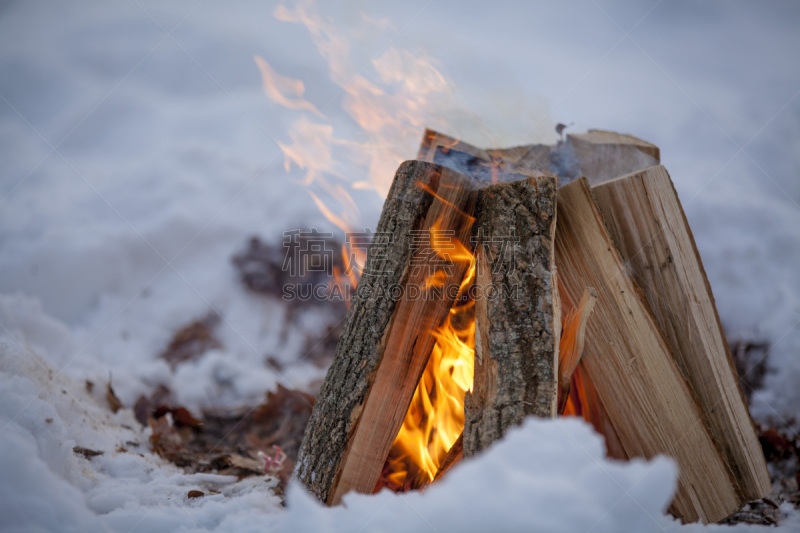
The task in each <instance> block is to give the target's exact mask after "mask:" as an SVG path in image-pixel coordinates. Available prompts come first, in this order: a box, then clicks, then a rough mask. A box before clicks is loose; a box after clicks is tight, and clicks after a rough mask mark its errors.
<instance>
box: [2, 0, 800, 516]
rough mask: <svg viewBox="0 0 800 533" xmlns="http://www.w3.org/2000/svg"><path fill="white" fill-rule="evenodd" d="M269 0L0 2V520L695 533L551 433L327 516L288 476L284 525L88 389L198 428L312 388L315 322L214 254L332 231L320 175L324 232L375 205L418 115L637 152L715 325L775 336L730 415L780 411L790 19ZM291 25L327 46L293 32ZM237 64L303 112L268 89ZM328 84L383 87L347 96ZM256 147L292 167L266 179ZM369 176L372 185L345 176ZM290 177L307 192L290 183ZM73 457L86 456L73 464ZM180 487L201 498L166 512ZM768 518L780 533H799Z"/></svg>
mask: <svg viewBox="0 0 800 533" xmlns="http://www.w3.org/2000/svg"><path fill="white" fill-rule="evenodd" d="M276 6H277V4H270V3H267V2H255V1H248V2H237V3H234V4H230V3H225V4H215V3H212V2H200V1H195V2H193V1H188V0H186V1H184V0H181V1H175V2H169V3H164V2H154V1H143V0H137V1H133V0H130V1H128V0H114V1H110V2H103V3H97V2H90V1H88V0H86V1H76V2H70V3H61V2H55V1H47V0H41V1H17V2H6V3H4V4H3V5H2V7H0V71H1V72H2V73H3V75H2V76H0V157H2V161H3V163H4V166H3V170H2V171H1V172H0V272H2V276H0V326H1V327H0V463H1V464H0V468H2V472H3V476H2V481H0V529H4V530H9V531H54V530H58V531H70V530H74V531H132V530H137V529H138V530H142V531H150V530H162V531H166V530H180V529H183V530H202V529H210V530H218V531H248V530H265V529H267V530H269V529H274V530H286V531H302V530H323V531H325V530H328V531H339V530H341V531H352V530H358V529H359V528H362V527H363V529H364V530H365V531H378V530H386V531H391V530H398V531H399V530H408V529H411V528H418V529H422V530H425V529H434V530H439V531H444V530H452V529H459V530H463V531H485V530H487V529H489V528H492V529H495V528H496V527H497V526H498V524H503V525H504V526H506V525H507V527H504V529H508V530H531V529H539V530H548V531H549V530H552V531H584V530H587V529H591V530H592V531H606V530H607V531H620V530H629V531H651V530H653V531H659V530H662V529H667V530H670V529H682V530H690V531H694V530H698V531H700V530H703V531H705V530H714V529H720V528H719V527H712V526H708V527H702V526H696V525H695V526H680V525H679V524H678V523H676V522H675V521H673V520H672V519H671V518H669V517H668V515H665V514H664V510H665V507H666V504H667V502H668V501H669V499H670V493H671V490H672V488H673V486H674V479H675V475H676V472H675V468H674V466H673V465H672V464H671V463H670V462H669V461H668V460H666V459H664V458H657V459H654V460H653V461H650V462H643V461H634V462H631V463H627V464H618V463H614V462H612V461H609V460H607V459H605V458H604V457H603V453H602V444H601V441H600V440H599V439H598V438H597V437H596V436H594V435H592V434H591V432H590V430H589V429H588V428H587V427H586V426H584V425H583V424H581V423H579V422H577V421H569V420H563V421H556V422H541V421H530V422H529V423H527V424H526V425H525V427H523V428H521V429H519V430H516V431H514V432H513V433H512V434H511V435H509V437H508V439H506V440H505V441H504V442H502V443H501V444H499V445H498V446H497V447H495V448H494V449H493V450H491V451H490V452H489V453H487V454H486V455H485V456H483V457H481V458H479V459H477V460H474V461H469V462H465V464H463V465H461V467H459V468H457V469H455V470H453V471H452V473H451V475H449V476H448V477H447V478H446V479H444V480H442V482H441V483H439V484H437V485H435V486H432V487H431V488H430V489H429V490H427V491H425V492H424V493H422V494H405V495H393V494H389V493H381V494H378V495H375V496H355V495H353V496H348V497H347V498H346V507H343V508H337V509H324V508H321V507H320V506H319V505H317V504H316V503H315V502H314V501H313V500H312V499H311V498H310V497H309V496H308V495H307V494H304V493H303V492H302V490H301V489H300V488H299V487H298V486H294V485H293V486H290V487H289V492H288V508H282V507H280V504H279V499H278V498H277V497H276V496H274V494H273V493H272V490H271V488H272V487H273V486H274V485H275V480H274V479H272V478H270V477H268V476H265V477H263V478H261V479H253V478H250V479H246V480H243V481H241V482H235V481H233V480H231V479H229V478H225V477H223V476H209V475H189V474H185V473H183V472H182V471H181V470H180V469H178V468H176V467H174V466H172V465H171V464H167V463H166V462H165V461H163V460H162V459H160V458H159V457H157V456H155V455H154V454H153V453H152V452H151V451H150V449H149V446H148V444H147V436H148V433H147V431H149V430H147V431H145V432H144V433H142V431H141V430H140V429H139V428H140V426H139V425H138V422H136V420H135V419H134V418H133V415H132V413H131V411H130V410H129V409H123V410H121V411H119V412H118V413H116V414H112V413H111V412H110V411H109V410H108V408H107V406H106V404H105V400H104V391H103V390H102V389H103V387H102V386H100V384H104V383H106V382H107V380H108V378H109V374H111V376H112V379H113V383H114V387H115V390H116V392H117V394H118V396H119V397H120V399H121V400H122V402H123V404H125V405H128V406H129V405H132V404H133V402H134V401H135V400H136V398H137V397H138V396H139V395H140V394H143V393H149V392H150V391H152V390H154V389H155V388H156V387H157V386H158V385H159V384H165V385H168V386H169V387H170V388H171V389H172V390H173V391H174V392H175V395H176V397H177V399H178V400H179V401H180V402H181V403H183V404H184V405H186V406H187V407H188V408H190V409H194V410H197V409H200V408H203V407H209V406H235V405H242V404H246V405H253V404H255V403H256V402H259V401H260V400H261V398H262V397H263V395H264V393H265V392H266V391H268V390H273V389H274V388H275V387H276V386H277V384H278V383H282V384H284V385H285V386H288V387H296V388H303V389H309V388H311V387H312V386H313V385H312V384H313V383H314V382H315V381H317V380H319V379H320V378H321V377H322V376H323V375H324V371H323V370H321V369H319V368H317V367H316V366H315V365H313V364H312V363H310V362H307V361H304V360H303V340H304V338H305V333H306V332H308V331H319V330H320V328H322V327H324V326H325V325H327V324H328V323H330V320H331V317H330V316H327V315H326V314H325V313H324V312H322V311H313V310H312V311H306V312H303V313H301V314H300V315H299V316H295V317H290V316H288V315H287V312H286V309H285V308H284V307H283V306H282V305H281V304H280V303H278V302H275V301H271V300H268V299H265V298H262V297H257V296H254V295H252V294H249V293H247V292H246V291H245V290H244V289H243V288H242V286H241V285H240V283H239V282H238V280H237V279H236V275H235V272H234V271H233V269H232V267H231V265H230V261H229V259H230V257H231V255H232V254H233V253H234V252H236V251H238V250H240V249H241V248H242V247H243V245H244V243H245V241H246V239H247V238H248V237H249V236H250V235H253V234H258V235H260V236H262V237H264V238H265V239H268V240H269V239H271V240H273V241H277V240H278V239H279V238H280V236H281V234H282V232H284V231H287V230H290V229H294V228H300V227H310V226H316V227H318V228H320V229H322V230H325V231H335V228H334V227H333V226H332V225H331V223H329V222H328V221H327V220H326V219H325V218H324V217H323V216H322V215H321V214H320V212H319V210H318V208H317V206H316V205H315V202H314V200H313V199H312V197H311V196H310V195H309V194H308V192H309V190H311V191H313V192H314V194H316V195H317V196H318V197H319V198H320V199H321V200H322V201H324V202H325V203H326V205H329V206H331V208H332V209H333V211H334V212H336V213H339V209H340V208H339V206H338V205H337V204H336V202H335V201H334V198H333V197H332V195H331V194H332V193H331V191H332V190H333V188H330V187H329V188H327V189H326V188H325V184H326V183H327V184H328V185H341V186H344V187H347V188H348V190H349V186H350V185H351V184H354V183H361V185H362V188H361V189H359V190H353V191H351V194H352V195H353V198H354V201H355V203H356V204H357V205H358V207H359V210H360V213H359V216H357V217H353V218H352V219H351V220H349V221H348V222H349V223H351V224H355V225H360V226H361V227H372V226H374V224H375V221H376V220H377V216H378V214H379V212H380V207H381V198H380V195H378V194H375V192H374V191H373V190H369V189H370V187H372V186H373V185H375V186H374V188H377V189H379V190H380V189H381V188H382V187H383V188H385V180H387V179H390V177H391V171H389V172H386V171H385V169H386V168H391V167H392V166H393V165H395V163H396V161H397V160H398V159H401V158H408V157H412V156H413V155H414V152H415V149H416V146H415V143H416V142H418V139H419V135H420V134H421V131H422V128H423V127H424V126H425V125H430V126H434V127H441V128H442V129H443V130H444V131H446V132H448V133H452V134H457V135H461V136H463V137H464V138H465V139H466V140H467V141H470V142H473V143H475V144H478V145H486V146H507V145H513V144H519V143H528V142H540V141H541V142H554V141H555V139H556V135H555V133H554V131H553V126H554V124H555V123H556V122H565V123H571V122H574V125H572V126H570V128H569V129H568V130H567V131H568V132H569V131H584V130H585V129H587V128H590V127H602V128H607V129H615V130H619V131H624V132H629V133H632V134H635V135H638V136H640V137H642V138H644V139H647V140H649V141H652V142H654V143H655V144H657V145H659V146H660V147H661V149H662V161H663V162H664V164H665V165H666V167H667V168H668V170H669V171H670V173H671V176H672V178H673V180H674V181H675V184H676V188H677V190H678V193H679V195H680V197H681V200H682V202H683V205H684V208H685V209H686V212H687V216H688V218H689V221H690V223H691V225H692V229H693V232H694V237H695V239H696V241H697V245H698V248H699V250H700V253H701V255H702V257H703V260H704V266H705V268H706V271H707V273H708V277H709V280H710V283H711V286H712V288H713V291H714V295H715V298H716V301H717V306H718V309H719V312H720V317H721V320H722V322H723V325H724V326H725V328H726V331H727V333H728V337H729V338H730V339H735V338H744V339H757V340H761V339H764V340H767V341H769V342H770V344H771V353H770V359H769V361H770V364H771V365H772V370H773V371H772V372H771V373H770V374H769V375H768V376H767V380H766V386H765V388H764V389H763V390H761V391H758V392H757V393H756V394H755V396H754V403H753V405H752V412H753V414H754V416H755V417H756V418H757V419H759V420H767V419H774V420H778V421H780V420H784V419H789V418H791V417H797V416H798V415H799V414H800V388H798V387H797V386H796V384H797V383H798V381H800V357H798V355H799V354H800V273H799V272H798V268H797V265H800V206H799V205H798V203H799V202H800V179H798V173H797V168H799V167H800V122H798V117H800V98H798V94H800V93H798V90H800V72H799V71H798V69H797V67H796V66H792V65H794V64H795V63H796V57H797V55H798V52H800V32H798V30H797V24H796V22H797V20H798V15H800V12H799V11H798V7H797V6H796V5H795V4H792V3H789V2H774V3H770V4H769V6H768V7H765V6H763V5H759V4H751V3H746V2H704V3H702V4H698V3H689V2H663V3H662V2H656V1H652V2H639V3H626V2H593V1H586V2H578V3H564V4H563V5H562V3H550V4H547V5H542V4H539V3H531V2H508V3H496V2H495V3H485V2H484V3H467V4H464V3H448V2H426V1H423V0H419V1H412V2H377V1H376V2H370V3H366V2H364V3H344V4H338V3H337V4H335V3H320V5H314V4H313V3H310V2H301V3H300V4H299V10H298V8H297V6H296V5H295V4H294V3H292V2H288V3H287V4H286V7H285V8H280V9H277V10H276ZM304 14H305V15H307V16H305V18H304V16H301V15H304ZM276 15H277V16H276ZM317 15H319V17H318V18H315V17H317ZM279 18H280V19H282V20H279ZM311 19H313V20H316V21H317V22H318V23H321V24H323V25H324V28H325V31H324V32H318V33H316V34H315V33H314V32H311V31H308V29H307V28H306V27H305V26H304V25H303V24H304V23H303V21H306V23H308V20H311ZM168 32H171V33H168ZM321 43H323V44H324V46H337V47H338V48H336V50H337V51H338V52H337V54H333V55H332V56H331V55H328V56H326V53H327V52H326V50H328V48H322V49H320V48H319V47H320V45H321ZM254 55H259V56H261V57H263V58H264V60H265V61H266V62H267V63H268V65H269V66H270V68H271V69H272V70H273V71H274V74H275V76H276V77H278V79H280V80H283V82H282V83H281V86H282V87H284V90H285V92H288V93H291V94H290V96H291V98H292V99H294V100H301V101H306V102H310V103H311V104H312V105H313V109H318V110H319V112H320V113H319V114H317V113H314V112H304V111H302V109H306V110H308V109H312V108H310V107H308V106H305V107H304V106H303V105H300V107H299V108H297V109H295V110H291V109H286V108H284V107H282V106H281V105H279V104H278V103H277V102H275V101H274V100H275V95H272V96H273V98H272V99H270V98H269V97H268V96H267V95H265V94H264V92H263V91H262V86H261V84H262V80H261V75H260V73H259V69H258V67H257V65H256V63H255V62H254V60H253V57H254ZM334 64H335V65H337V66H339V67H340V68H341V70H340V71H336V70H335V71H332V69H333V65H334ZM399 72H402V75H399V74H397V73H399ZM359 76H361V77H363V80H362V78H359ZM352 79H359V80H360V81H359V84H358V87H361V88H366V89H368V88H369V87H379V88H380V89H381V90H382V91H383V93H381V94H380V95H379V97H378V96H375V99H374V101H373V100H372V99H370V98H367V97H368V96H369V95H370V94H372V95H373V96H374V95H375V94H377V93H376V92H375V91H372V92H370V91H369V90H366V89H365V90H364V91H362V92H355V91H352V92H351V91H350V89H352V88H351V87H350V86H349V85H348V84H349V82H350V81H351V80H352ZM292 80H300V81H302V82H303V91H297V90H295V89H296V88H297V86H296V84H293V83H292ZM370 84H372V85H370ZM287 87H288V89H287ZM423 93H424V95H425V96H426V99H424V100H422V99H420V98H419V95H420V94H423ZM365 101H366V102H368V103H374V104H375V105H376V106H377V107H376V108H375V109H376V110H378V111H380V110H381V109H382V110H384V111H386V113H385V114H386V115H388V116H389V118H392V119H394V118H397V119H398V120H397V121H389V124H388V125H387V126H386V127H382V128H379V129H377V130H375V131H365V130H364V129H363V128H361V127H360V126H359V124H358V116H357V114H356V113H355V112H354V111H353V106H354V105H355V104H356V103H359V102H365ZM299 133H302V134H303V135H302V137H301V138H300V140H298V139H293V138H292V136H293V135H295V134H299ZM279 143H280V144H283V145H284V146H294V147H299V148H306V149H307V150H306V152H307V153H310V154H311V155H313V156H315V159H314V160H312V161H310V162H309V161H298V159H294V160H292V161H291V165H290V167H291V169H290V171H289V172H287V171H285V170H284V157H283V154H282V152H281V150H280V146H279ZM311 143H319V144H315V145H314V148H315V149H314V150H312V149H308V147H309V146H310V145H311ZM364 154H369V155H372V154H375V155H376V157H375V158H374V159H365V156H364ZM323 155H324V156H325V157H323ZM359 156H360V157H359ZM326 157H327V158H329V159H326ZM303 163H305V166H303ZM370 168H372V169H377V170H378V171H380V172H377V174H380V176H379V178H380V179H382V180H384V181H383V182H382V183H379V184H370V185H369V186H368V187H366V188H364V187H363V185H364V184H363V182H364V181H365V180H366V179H367V175H368V173H369V170H370ZM309 170H318V171H319V172H318V173H319V174H322V173H324V172H325V171H327V172H328V174H329V176H328V178H327V179H328V181H327V182H325V181H322V178H321V177H320V176H316V177H313V176H312V177H313V178H314V179H313V180H312V181H313V183H312V184H311V186H307V185H306V183H305V182H304V180H305V179H307V178H308V177H309V173H308V172H309ZM212 310H213V311H216V312H217V313H218V314H219V315H220V316H221V320H222V322H221V324H220V327H219V330H218V335H219V340H220V343H221V345H222V348H221V349H218V350H211V351H209V352H208V353H206V354H204V355H203V356H202V357H201V358H199V359H198V360H196V361H193V362H191V363H187V364H184V365H181V366H180V367H179V368H178V369H177V370H176V371H175V372H174V373H173V372H171V370H170V368H169V366H168V365H167V364H166V363H165V362H164V361H163V360H160V359H158V358H157V354H158V353H159V352H160V351H161V350H163V348H164V347H165V346H166V344H167V342H168V341H169V339H170V337H171V335H172V334H173V333H174V332H175V331H176V330H177V329H178V328H180V327H182V326H183V325H185V324H186V323H187V322H189V321H191V320H194V319H198V318H201V317H203V316H205V315H206V314H207V313H208V312H209V311H212ZM284 334H285V335H284ZM266 356H273V357H275V358H276V359H277V360H278V361H280V362H281V363H282V364H283V365H285V368H286V370H284V371H283V372H280V373H279V372H276V371H275V370H273V369H270V368H268V367H267V366H265V365H264V359H265V357H266ZM85 380H91V381H93V382H94V383H96V384H97V385H98V386H96V387H95V388H94V391H93V392H91V393H90V392H88V391H87V390H86V387H85V386H84V382H85ZM128 442H134V443H137V444H136V445H131V444H126V443H128ZM74 446H82V447H86V448H90V449H97V450H101V451H103V452H104V453H103V455H100V456H97V457H93V458H92V459H91V460H88V459H85V458H83V457H82V456H78V455H76V454H75V453H74V452H73V451H72V448H73V447H74ZM119 446H124V447H125V448H127V449H128V451H127V452H119V451H117V449H118V447H119ZM193 489H197V490H205V491H206V492H207V491H208V490H210V489H214V490H217V491H219V494H213V495H212V494H207V495H206V496H205V497H204V498H201V499H197V500H188V499H187V497H186V494H187V492H188V491H189V490H193ZM784 510H785V511H786V514H787V518H786V519H785V521H784V522H783V524H782V526H781V529H783V530H786V531H792V530H798V529H800V518H798V514H797V513H796V512H794V511H791V510H790V509H789V508H785V509H784ZM456 526H458V527H456ZM734 529H737V530H750V529H753V530H755V529H756V528H748V527H745V526H737V527H736V528H734ZM727 530H728V529H726V531H727Z"/></svg>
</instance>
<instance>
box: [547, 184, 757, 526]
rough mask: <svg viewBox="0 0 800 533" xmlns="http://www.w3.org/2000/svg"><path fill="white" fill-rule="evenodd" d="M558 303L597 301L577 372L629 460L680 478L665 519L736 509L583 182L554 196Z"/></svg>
mask: <svg viewBox="0 0 800 533" xmlns="http://www.w3.org/2000/svg"><path fill="white" fill-rule="evenodd" d="M555 254H556V264H557V265H558V276H559V278H558V282H559V290H560V296H561V298H562V301H563V302H564V305H565V306H568V307H570V308H572V307H575V306H577V304H578V300H579V299H580V298H581V295H582V294H583V292H584V290H585V289H586V287H594V288H595V289H596V290H597V293H598V299H597V303H596V305H595V311H594V313H593V314H592V315H591V316H590V317H589V321H588V324H587V330H586V339H585V347H584V354H583V358H582V360H581V367H582V369H585V371H586V373H587V375H588V376H589V377H590V378H591V380H592V382H593V383H594V386H595V388H596V391H597V394H598V395H599V397H600V398H601V400H602V402H603V405H604V407H605V410H606V413H607V415H608V417H609V420H610V422H611V423H612V424H613V426H614V429H615V430H616V433H617V434H618V436H619V439H620V442H621V445H622V447H623V448H624V450H625V453H626V454H627V455H628V456H629V457H646V458H652V457H654V456H656V455H658V454H666V455H669V456H671V457H673V458H674V459H675V460H676V462H677V464H678V467H679V469H680V475H679V479H678V489H677V493H676V495H675V500H674V501H673V505H672V511H673V512H674V513H675V514H676V515H678V516H679V517H680V518H682V519H683V520H684V521H696V520H698V519H699V520H702V521H703V522H715V521H718V520H721V519H722V518H724V517H726V516H728V515H729V514H731V513H733V512H734V511H737V510H738V509H740V508H741V506H742V504H743V503H744V498H743V497H742V494H741V492H740V491H739V490H738V488H737V486H736V483H735V482H734V479H733V476H732V474H731V471H730V469H729V468H728V466H727V464H726V463H725V459H724V457H723V455H722V454H721V452H720V451H719V449H718V448H717V446H716V445H715V443H714V441H713V439H712V437H711V434H710V432H709V430H708V428H707V427H706V419H705V416H704V415H703V412H702V410H701V409H700V407H699V405H698V404H697V402H696V401H695V399H694V396H693V394H692V391H691V389H690V387H689V384H688V383H687V382H686V380H685V378H684V377H683V375H682V374H681V371H680V369H679V368H678V366H677V365H676V363H675V360H674V356H673V354H672V352H671V350H670V347H669V345H668V343H667V342H666V341H665V340H664V336H663V334H662V333H661V331H660V330H659V328H658V324H657V323H656V320H655V318H654V316H653V313H652V311H651V310H650V308H649V306H648V304H647V302H646V300H645V299H644V296H643V295H642V293H641V290H640V289H639V288H638V287H637V285H636V284H635V282H634V281H633V279H631V277H630V274H629V273H628V271H627V268H626V265H625V263H624V262H623V259H622V257H621V256H620V254H619V252H618V251H617V249H616V247H615V245H614V243H613V241H612V240H611V238H610V236H609V235H608V232H607V230H606V227H605V224H604V220H603V216H602V214H601V213H600V210H599V209H598V207H597V205H596V204H595V201H594V199H593V198H592V194H591V192H590V190H589V186H588V183H587V181H586V179H585V178H582V179H580V180H577V181H574V182H572V183H570V184H568V185H565V186H563V187H561V188H560V189H559V191H558V225H557V227H556V244H555Z"/></svg>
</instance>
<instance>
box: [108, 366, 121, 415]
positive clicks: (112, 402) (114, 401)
mask: <svg viewBox="0 0 800 533" xmlns="http://www.w3.org/2000/svg"><path fill="white" fill-rule="evenodd" d="M106 400H107V401H108V406H109V407H111V412H112V413H116V412H117V411H119V410H120V409H122V407H123V405H122V402H121V401H119V398H117V394H116V393H115V392H114V387H112V386H111V376H110V375H109V376H108V386H107V387H106Z"/></svg>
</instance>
